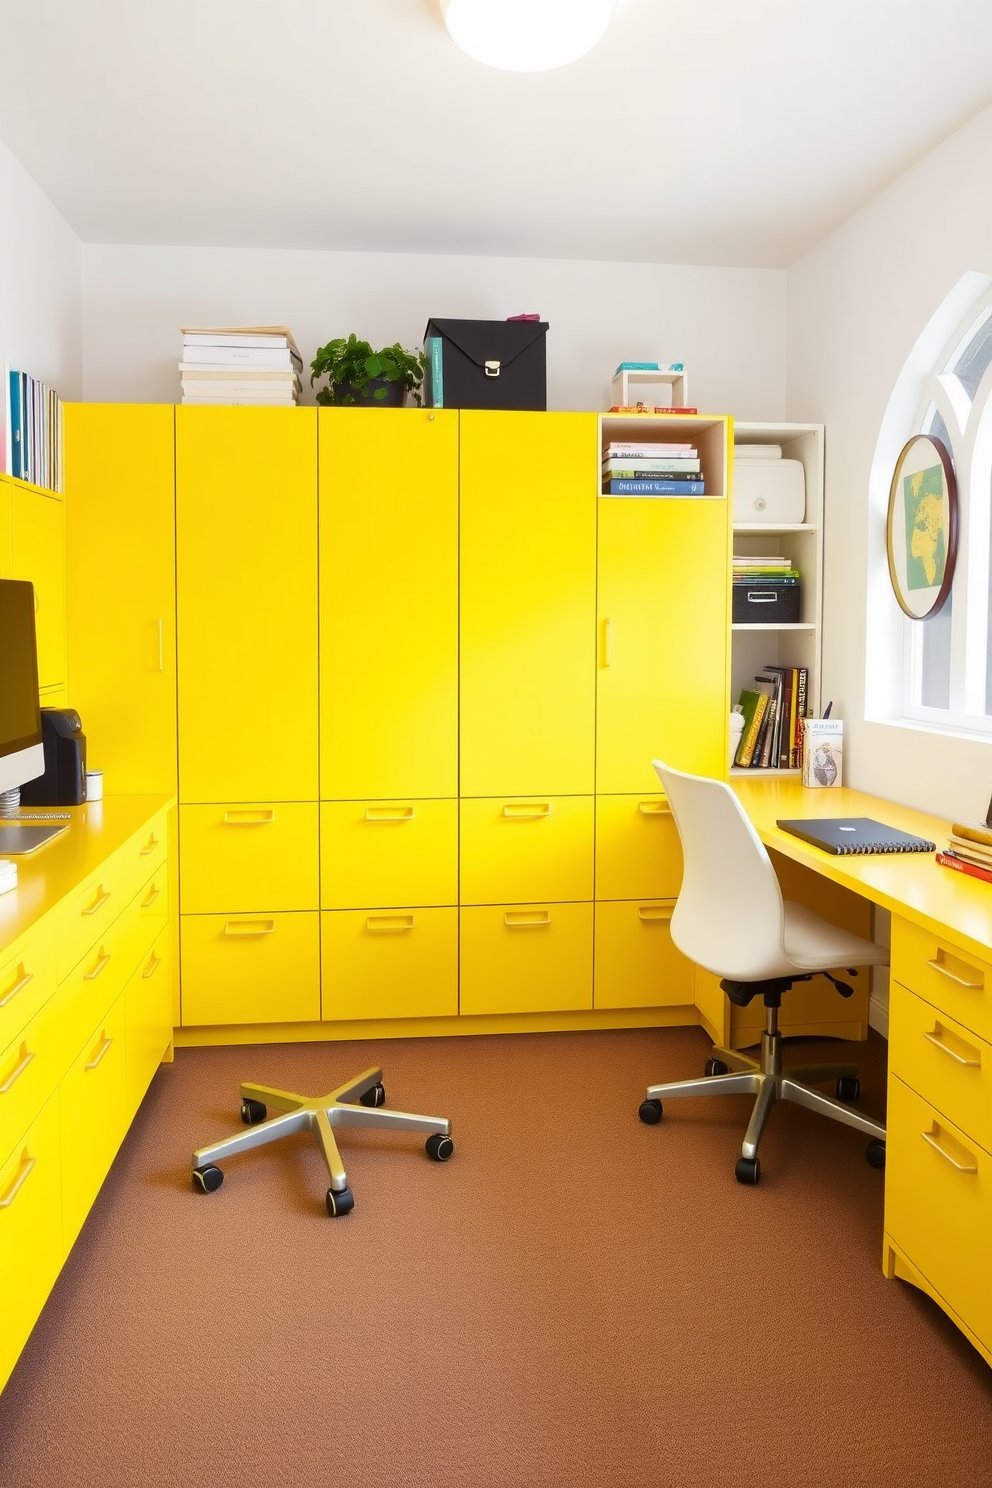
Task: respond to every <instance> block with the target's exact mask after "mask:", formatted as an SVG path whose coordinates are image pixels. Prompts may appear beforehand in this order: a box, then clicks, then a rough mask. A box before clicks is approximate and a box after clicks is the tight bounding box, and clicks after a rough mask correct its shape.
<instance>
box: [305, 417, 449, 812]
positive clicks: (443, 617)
mask: <svg viewBox="0 0 992 1488" xmlns="http://www.w3.org/2000/svg"><path fill="white" fill-rule="evenodd" d="M319 429H320V586H321V603H320V794H321V796H322V797H323V798H324V799H325V800H356V799H365V798H367V797H371V796H376V797H409V798H416V797H425V796H454V795H455V794H456V793H457V790H458V737H457V728H458V718H457V710H458V697H457V687H458V635H457V627H458V571H457V565H458V414H457V412H455V411H452V410H449V411H447V412H445V411H443V410H437V411H434V412H430V413H428V412H427V411H426V410H423V411H421V410H418V409H409V408H397V409H388V408H374V409H373V408H328V409H321V410H320V414H319Z"/></svg>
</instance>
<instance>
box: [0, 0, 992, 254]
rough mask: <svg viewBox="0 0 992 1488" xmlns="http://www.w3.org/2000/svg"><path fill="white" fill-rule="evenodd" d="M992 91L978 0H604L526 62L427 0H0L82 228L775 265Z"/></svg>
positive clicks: (19, 137)
mask: <svg viewBox="0 0 992 1488" xmlns="http://www.w3.org/2000/svg"><path fill="white" fill-rule="evenodd" d="M990 101H992V3H990V0H938V3H935V0H618V4H617V13H616V15H615V17H614V20H613V22H612V24H611V27H610V29H609V31H608V33H607V36H606V39H605V41H604V42H603V43H601V45H600V46H599V47H598V48H597V49H596V51H595V52H593V53H592V54H591V55H590V56H588V57H586V58H583V59H582V60H580V61H579V62H576V63H573V64H572V65H571V66H570V67H566V68H562V69H560V70H557V71H554V72H548V73H536V74H510V73H504V72H497V71H495V70H493V69H490V68H485V67H482V66H480V65H479V64H478V63H475V62H473V61H471V60H470V59H469V58H468V57H466V56H464V55H463V54H462V53H461V52H459V51H458V50H457V48H456V47H455V46H454V44H453V42H452V41H451V40H450V39H449V37H448V35H447V33H446V31H445V29H444V26H443V23H442V21H441V15H440V6H439V4H438V0H0V139H2V140H3V141H4V142H5V143H6V144H7V145H8V147H9V148H10V149H11V150H12V151H13V153H14V154H15V155H16V156H17V158H18V159H19V160H20V161H21V163H22V164H23V165H24V166H25V167H26V169H27V170H28V171H29V172H30V173H31V175H32V176H33V177H34V178H35V180H36V181H37V182H38V183H39V185H40V186H41V187H42V188H43V190H44V191H45V192H46V193H47V194H48V196H49V197H50V198H51V200H52V201H53V202H54V203H55V205H56V206H57V207H58V209H59V210H60V211H61V212H62V214H63V215H64V216H65V218H66V219H67V220H68V222H69V223H70V225H71V226H72V227H73V228H74V229H75V231H76V232H77V233H78V234H79V236H80V237H81V238H82V239H83V240H84V241H85V242H100V243H111V242H115V243H156V244H185V245H214V246H224V245H233V244H238V245H253V246H260V247H273V246H274V247H295V248H325V249H327V248H331V249H334V248H336V249H357V250H365V251H372V250H380V251H381V250H386V251H397V252H410V253H468V254H474V253H482V254H501V255H510V256H522V257H550V258H580V259H607V260H629V261H638V260H640V261H648V262H669V263H698V264H734V265H741V266H748V265H753V266H762V265H763V266H769V267H776V266H777V267H783V266H785V265H788V264H789V263H791V262H793V261H794V260H795V259H796V258H797V257H798V256H799V255H800V254H801V253H803V252H804V251H805V250H806V249H807V248H809V247H810V246H811V245H812V244H813V243H815V242H816V241H817V240H818V239H819V238H821V237H822V236H823V235H824V234H825V233H826V232H828V231H829V230H830V229H831V228H833V227H834V226H836V225H837V224H838V223H839V222H841V221H843V219H844V218H845V217H847V216H848V215H849V214H850V213H851V212H852V211H854V210H856V209H857V208H858V207H859V206H860V205H861V204H862V203H864V202H865V201H866V200H868V199H869V198H870V197H871V196H872V195H874V194H875V193H876V192H877V191H879V190H880V189H881V188H882V187H884V186H885V185H886V184H887V183H888V182H890V181H891V180H893V179H894V178H895V177H896V176H897V175H899V174H900V173H901V172H902V171H903V170H904V169H905V168H906V167H907V166H908V165H910V164H912V162H913V161H914V160H916V159H918V158H919V157H920V156H921V155H922V154H924V153H926V151H928V150H929V149H930V148H932V147H933V146H934V145H935V144H936V143H938V142H939V141H940V140H941V139H942V138H944V137H945V136H946V135H947V134H949V133H951V132H952V131H953V130H954V129H956V128H957V127H958V126H959V125H960V124H962V123H963V122H964V121H965V120H967V119H968V118H970V117H971V116H972V115H973V114H975V113H977V112H978V111H979V110H980V109H981V108H983V107H984V106H985V105H986V104H988V103H989V102H990Z"/></svg>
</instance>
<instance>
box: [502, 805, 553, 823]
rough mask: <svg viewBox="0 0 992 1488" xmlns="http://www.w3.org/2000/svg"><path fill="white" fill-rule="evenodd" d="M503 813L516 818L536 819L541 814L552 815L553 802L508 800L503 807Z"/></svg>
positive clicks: (518, 819)
mask: <svg viewBox="0 0 992 1488" xmlns="http://www.w3.org/2000/svg"><path fill="white" fill-rule="evenodd" d="M503 815H504V816H508V817H511V818H512V819H514V820H517V821H520V820H535V819H536V818H537V817H539V816H550V815H551V802H550V801H541V802H536V801H532V802H527V803H524V802H516V801H508V802H507V803H506V805H505V806H504V807H503Z"/></svg>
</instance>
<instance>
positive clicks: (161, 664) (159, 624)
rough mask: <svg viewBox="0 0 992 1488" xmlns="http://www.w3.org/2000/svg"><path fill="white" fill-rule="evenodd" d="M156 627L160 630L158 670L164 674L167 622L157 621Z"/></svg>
mask: <svg viewBox="0 0 992 1488" xmlns="http://www.w3.org/2000/svg"><path fill="white" fill-rule="evenodd" d="M156 626H157V629H158V669H159V671H160V672H164V671H165V620H164V619H159V620H157V621H156Z"/></svg>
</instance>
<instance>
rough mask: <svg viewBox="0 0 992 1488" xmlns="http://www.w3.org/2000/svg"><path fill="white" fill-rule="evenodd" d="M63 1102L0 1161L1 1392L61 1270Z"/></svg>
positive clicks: (52, 1103)
mask: <svg viewBox="0 0 992 1488" xmlns="http://www.w3.org/2000/svg"><path fill="white" fill-rule="evenodd" d="M63 1254H64V1252H63V1248H62V1179H61V1171H60V1162H59V1097H58V1095H57V1094H55V1095H53V1096H52V1098H51V1099H50V1100H49V1102H48V1104H47V1105H46V1106H45V1108H44V1110H43V1111H42V1112H41V1114H40V1115H39V1116H38V1117H37V1119H36V1120H35V1122H34V1124H33V1125H32V1126H31V1128H30V1130H29V1131H28V1132H27V1133H26V1135H25V1136H24V1137H23V1139H22V1140H21V1141H19V1142H18V1143H17V1146H16V1147H15V1148H14V1150H13V1152H12V1153H11V1154H10V1155H9V1156H8V1157H6V1159H5V1160H0V1389H2V1388H3V1386H4V1384H6V1382H7V1378H8V1376H9V1375H10V1372H11V1370H12V1369H13V1367H14V1365H15V1363H16V1362H17V1357H18V1355H19V1354H20V1352H21V1349H22V1348H23V1347H24V1345H25V1343H26V1342H27V1339H28V1334H29V1333H30V1332H31V1329H32V1328H33V1327H34V1325H35V1322H36V1321H37V1318H38V1315H39V1313H40V1312H41V1309H42V1307H44V1305H45V1299H46V1297H47V1296H48V1293H49V1292H50V1291H51V1289H52V1286H53V1285H54V1282H55V1278H56V1277H57V1276H58V1274H59V1271H60V1270H61V1267H62V1258H63Z"/></svg>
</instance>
